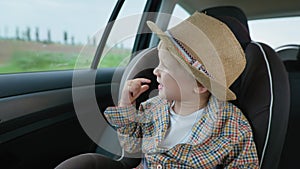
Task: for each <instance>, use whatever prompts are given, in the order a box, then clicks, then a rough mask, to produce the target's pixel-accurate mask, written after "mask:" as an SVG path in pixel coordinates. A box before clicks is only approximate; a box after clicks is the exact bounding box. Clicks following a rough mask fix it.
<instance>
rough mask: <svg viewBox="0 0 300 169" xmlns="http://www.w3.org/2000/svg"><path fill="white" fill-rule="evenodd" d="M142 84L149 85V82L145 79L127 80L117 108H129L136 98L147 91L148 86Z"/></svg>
mask: <svg viewBox="0 0 300 169" xmlns="http://www.w3.org/2000/svg"><path fill="white" fill-rule="evenodd" d="M144 83H151V80H149V79H145V78H137V79H133V80H128V81H127V82H126V84H125V86H124V88H123V91H122V96H121V99H120V102H119V106H129V105H131V104H133V103H134V102H135V99H136V98H138V97H139V96H140V95H141V94H142V93H143V92H145V91H146V90H148V89H149V86H148V85H147V84H144Z"/></svg>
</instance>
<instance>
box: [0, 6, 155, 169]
mask: <svg viewBox="0 0 300 169" xmlns="http://www.w3.org/2000/svg"><path fill="white" fill-rule="evenodd" d="M88 3H90V4H88ZM0 4H1V6H2V7H5V8H7V10H2V11H1V13H2V12H3V15H2V14H1V16H2V17H1V20H2V21H4V23H5V24H7V25H8V26H6V27H4V28H3V30H4V31H3V32H4V33H3V34H2V33H1V39H0V47H1V52H0V58H1V60H0V62H1V64H0V72H1V74H0V88H1V89H0V91H1V92H0V163H1V167H2V168H6V169H13V168H54V167H55V166H56V165H58V164H59V163H60V162H62V161H63V160H65V159H67V158H69V157H72V156H74V155H77V154H80V153H87V152H95V150H96V147H97V144H96V143H95V139H97V138H92V137H91V135H90V134H89V132H86V129H85V127H84V125H82V122H81V120H80V116H78V113H79V114H82V113H83V116H86V117H88V116H89V114H88V113H89V112H90V110H96V112H93V115H95V116H96V118H100V119H101V118H102V115H101V112H103V110H104V109H105V108H106V107H107V106H108V105H114V104H115V103H114V97H116V95H115V94H117V93H118V90H117V89H118V85H119V82H120V78H121V77H122V74H123V71H124V66H125V65H126V64H127V63H128V61H129V59H130V57H131V53H132V52H135V51H138V50H140V49H142V48H145V47H147V45H148V44H149V41H144V40H143V39H144V37H143V36H139V37H138V39H137V40H136V42H135V39H136V36H135V35H136V33H134V34H132V32H131V33H129V34H130V35H131V37H130V38H126V39H125V40H124V39H123V40H122V41H114V40H113V38H108V40H107V39H106V40H105V38H103V37H105V36H107V37H108V35H109V34H110V36H112V35H115V34H117V32H118V31H119V30H120V29H118V26H117V27H113V29H115V30H113V29H112V28H111V27H110V25H112V24H107V25H108V26H106V27H105V25H106V24H105V23H106V22H109V17H110V19H111V20H115V19H116V18H122V17H123V18H126V17H128V16H131V15H133V14H136V13H138V14H139V16H140V17H134V18H138V20H136V22H135V23H139V21H140V19H141V16H142V15H141V14H142V13H143V11H144V9H145V10H153V9H155V8H154V7H155V6H156V8H157V7H158V6H159V5H158V3H152V1H151V2H150V1H149V2H148V3H146V0H143V1H139V2H133V1H128V2H124V1H121V0H120V1H116V0H115V1H109V2H108V1H102V0H99V1H93V2H83V1H38V2H37V1H36V2H33V1H30V2H29V1H24V2H18V3H17V2H14V1H2V2H1V3H0ZM151 4H152V6H151ZM105 10H107V11H105ZM103 11H105V12H106V13H103ZM77 13H78V14H77ZM85 13H92V15H86V16H85V15H84V14H85ZM111 13H112V14H111ZM5 16H6V17H7V18H5ZM102 18H105V19H104V21H105V22H103V25H101V24H100V25H99V24H95V23H97V22H98V21H100V20H101V19H102ZM13 21H15V22H14V23H12V22H13ZM35 21H36V22H35ZM5 24H4V25H5ZM11 25H17V26H11ZM36 25H38V26H36ZM47 25H51V26H50V27H49V28H47ZM136 25H137V26H136V28H135V29H132V31H135V32H136V31H137V29H138V28H139V27H138V24H136ZM91 26H94V27H93V28H94V29H91V28H90V27H91ZM119 26H120V25H119ZM72 28H76V29H72ZM11 29H12V30H11ZM58 29H59V31H58V32H59V33H57V34H55V30H58ZM1 30H2V28H1ZM93 31H94V32H96V33H94V32H93ZM1 32H2V31H1ZM42 32H43V33H42ZM91 32H92V33H94V34H92V33H91ZM88 33H90V35H88ZM82 34H84V35H82ZM126 35H128V33H127V34H126ZM56 36H59V38H56ZM81 36H83V37H81ZM85 36H87V38H86V37H85ZM85 38H86V39H85ZM103 39H104V40H103ZM139 41H143V42H144V43H143V45H141V44H140V43H138V42H139ZM108 42H111V43H110V44H109V43H108ZM134 42H135V45H134ZM98 44H100V45H98ZM137 44H140V45H137ZM101 45H102V46H103V49H102V52H101V51H100V50H101V49H100V48H101ZM101 54H102V57H101V59H100V57H98V59H99V60H98V61H97V59H96V60H95V59H94V56H95V55H99V56H100V55H101ZM86 92H92V93H91V95H88V94H89V93H86ZM82 93H84V94H83V95H81V94H82ZM80 108H81V109H80ZM79 109H80V110H79ZM82 110H83V111H82ZM84 113H86V114H84ZM97 113H98V114H97ZM102 125H104V124H101V123H100V124H99V126H98V127H99V128H96V129H95V131H93V132H94V133H96V134H95V136H99V135H101V132H102V129H103V128H101V126H102ZM103 151H104V150H103ZM100 153H101V152H100Z"/></svg>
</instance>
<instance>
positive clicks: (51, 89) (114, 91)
mask: <svg viewBox="0 0 300 169" xmlns="http://www.w3.org/2000/svg"><path fill="white" fill-rule="evenodd" d="M124 1H126V0H119V1H118V2H117V3H116V6H115V7H114V10H113V12H112V14H111V16H110V19H109V20H108V23H110V22H111V21H114V20H116V19H118V13H119V12H120V10H121V8H123V6H122V5H123V3H124ZM175 5H180V6H181V7H182V8H183V9H185V10H186V11H187V12H188V13H189V14H192V13H193V12H194V11H202V12H204V13H206V14H207V15H211V16H213V17H215V18H217V19H219V20H221V21H222V22H224V23H225V24H226V25H227V26H228V27H229V28H230V29H231V31H232V32H233V33H234V35H235V36H236V38H237V39H238V41H239V42H240V44H241V46H242V47H243V50H244V52H245V54H246V60H247V64H246V68H245V70H244V72H243V73H242V74H241V76H240V77H239V78H238V79H237V80H236V81H235V83H234V84H233V85H232V86H231V89H232V90H233V91H234V92H235V93H236V95H237V100H235V101H233V102H232V103H233V104H235V105H237V106H238V107H239V108H240V109H241V110H242V112H243V113H244V114H245V116H246V117H247V119H248V120H249V122H250V125H251V127H252V129H253V132H254V140H255V143H256V146H257V151H258V157H259V160H260V168H262V169H276V168H278V169H293V168H298V159H297V157H298V154H299V151H300V146H299V144H298V142H297V139H296V138H297V130H298V129H299V128H300V125H299V120H300V116H299V114H297V113H300V107H299V106H298V105H299V104H297V102H298V96H299V94H300V88H299V83H300V42H299V44H286V45H283V46H280V47H278V48H275V49H273V48H272V47H271V46H270V45H269V44H267V43H264V42H260V41H258V42H257V41H256V40H255V39H253V38H252V37H251V34H250V31H249V29H251V28H250V27H249V25H248V22H249V20H254V19H262V18H275V17H287V16H300V10H299V9H300V2H298V1H295V0H287V1H279V0H275V1H270V2H269V1H264V2H261V1H241V2H237V1H233V0H225V1H215V0H213V1H211V0H199V1H198V0H197V1H184V0H178V1H169V0H147V1H146V4H145V7H144V12H145V13H144V14H143V15H142V19H141V21H140V25H139V28H138V33H137V35H136V37H135V42H134V47H133V49H132V56H131V61H130V62H129V63H128V65H127V66H126V67H118V68H99V67H98V64H99V61H100V60H101V55H102V53H103V50H104V47H105V44H106V41H107V39H108V38H109V36H108V35H109V34H110V29H112V27H113V26H114V25H113V24H107V26H106V27H105V31H104V33H103V36H102V39H101V40H100V41H99V44H98V46H97V50H96V52H95V56H94V59H93V62H92V64H91V68H90V69H80V70H64V71H45V72H32V73H15V74H0V88H1V92H0V162H1V166H2V167H3V168H5V169H20V168H45V169H47V168H49V169H50V168H55V166H57V165H58V164H60V163H61V162H62V161H64V160H66V159H68V158H71V157H73V156H76V155H79V154H83V153H99V154H102V155H105V156H107V157H109V158H111V159H113V160H117V159H119V158H120V157H121V158H122V155H123V154H122V148H121V147H120V145H119V144H118V138H117V136H116V135H111V133H110V132H109V130H111V128H110V127H109V125H108V124H107V123H106V121H105V120H103V116H102V115H101V112H104V110H105V109H106V108H107V107H108V106H114V105H115V103H117V100H118V97H119V95H120V92H119V91H120V90H121V89H122V87H123V86H124V83H125V81H126V80H128V79H132V78H135V77H147V78H150V79H154V80H152V81H156V80H155V79H156V78H155V77H154V75H153V74H152V71H153V68H154V67H155V66H156V65H157V64H158V58H157V49H156V46H157V44H158V38H157V37H156V36H155V35H153V34H151V33H150V31H149V30H148V29H147V28H146V21H147V20H152V21H154V22H156V23H157V24H158V25H159V26H160V27H161V28H162V29H164V30H166V29H167V27H168V22H169V19H170V18H168V17H162V16H161V15H159V14H154V15H153V13H167V14H169V15H172V11H173V10H174V8H175ZM148 12H151V14H149V13H148ZM75 78H76V79H75ZM76 80H77V81H76ZM156 89H157V84H156V83H152V84H151V85H150V90H148V91H147V92H145V93H143V94H142V95H141V96H140V97H139V98H138V99H137V106H138V105H139V104H140V103H141V102H143V101H145V100H146V99H148V98H150V97H153V96H155V95H156V94H157V90H156ZM78 91H79V92H80V95H78V97H77V96H76V94H78ZM79 106H80V107H79ZM79 109H80V110H79ZM78 112H80V113H78ZM82 118H86V120H88V121H90V124H89V126H92V127H93V129H95V128H97V130H96V131H94V132H93V133H92V134H91V133H87V132H86V126H85V124H83V122H82V121H81V119H82ZM107 139H109V140H110V141H111V145H110V146H111V147H105V146H102V145H103V144H102V143H101V141H102V140H107ZM112 149H114V150H113V151H111V150H112ZM127 160H132V159H130V158H129V159H127Z"/></svg>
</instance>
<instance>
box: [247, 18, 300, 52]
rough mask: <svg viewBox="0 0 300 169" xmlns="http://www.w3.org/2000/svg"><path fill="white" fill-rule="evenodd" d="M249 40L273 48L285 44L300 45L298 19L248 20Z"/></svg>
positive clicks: (299, 20) (299, 21)
mask: <svg viewBox="0 0 300 169" xmlns="http://www.w3.org/2000/svg"><path fill="white" fill-rule="evenodd" d="M249 29H250V34H251V38H252V39H253V40H255V41H259V42H264V43H266V44H268V45H270V46H271V47H273V48H277V47H279V46H282V45H286V44H300V36H298V35H299V30H300V17H284V18H274V19H259V20H250V21H249Z"/></svg>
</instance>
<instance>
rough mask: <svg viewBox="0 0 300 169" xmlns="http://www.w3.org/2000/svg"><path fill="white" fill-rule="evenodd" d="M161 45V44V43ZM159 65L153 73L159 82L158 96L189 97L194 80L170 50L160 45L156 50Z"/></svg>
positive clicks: (183, 98)
mask: <svg viewBox="0 0 300 169" xmlns="http://www.w3.org/2000/svg"><path fill="white" fill-rule="evenodd" d="M162 46H163V45H162ZM158 57H159V65H158V66H157V67H156V68H155V69H154V71H153V73H154V75H156V77H157V81H158V83H159V86H158V90H159V96H160V97H161V98H165V99H167V100H177V101H182V100H185V99H189V98H191V96H192V94H195V93H193V89H194V88H195V87H196V86H197V85H196V81H195V80H194V78H192V76H191V75H189V74H188V72H187V71H186V70H185V69H184V68H183V67H182V66H181V65H180V63H178V61H177V60H176V59H175V58H174V56H172V55H171V54H170V52H169V51H168V50H167V49H166V48H164V47H160V48H159V50H158Z"/></svg>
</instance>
